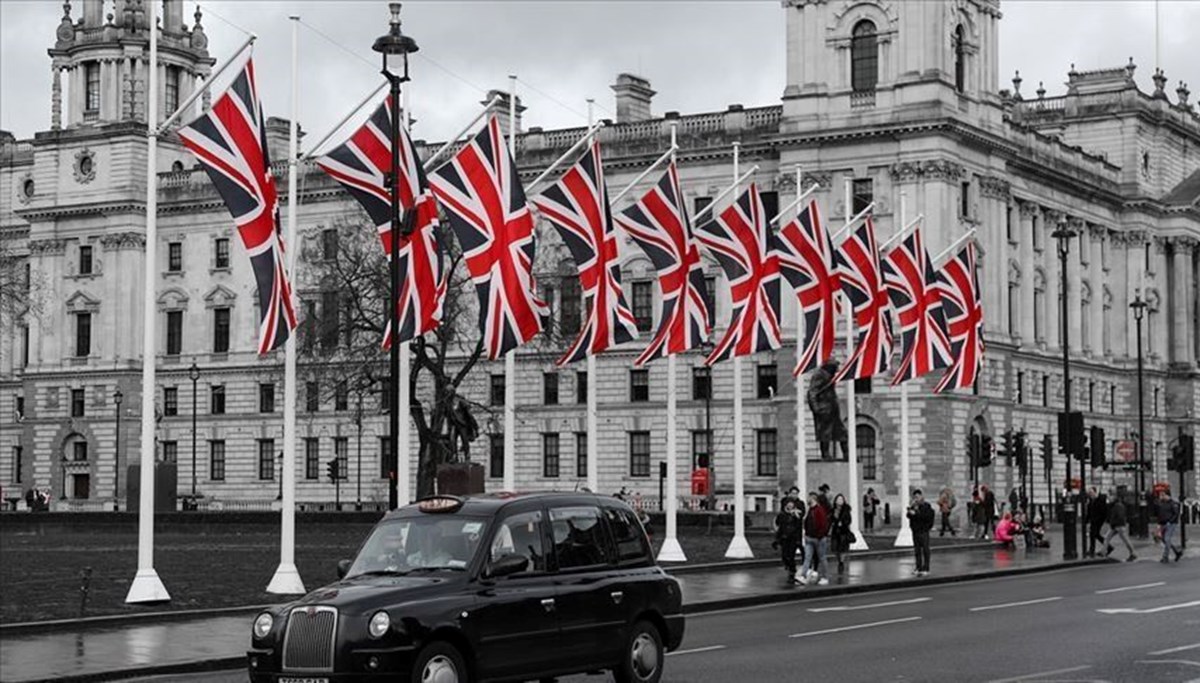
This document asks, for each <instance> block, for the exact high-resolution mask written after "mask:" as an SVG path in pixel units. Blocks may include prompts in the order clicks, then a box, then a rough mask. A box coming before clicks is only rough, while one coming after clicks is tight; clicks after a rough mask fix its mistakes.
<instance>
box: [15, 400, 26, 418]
mask: <svg viewBox="0 0 1200 683" xmlns="http://www.w3.org/2000/svg"><path fill="white" fill-rule="evenodd" d="M16 402H17V421H18V422H20V421H21V420H23V419H25V397H24V396H18V397H17V398H16Z"/></svg>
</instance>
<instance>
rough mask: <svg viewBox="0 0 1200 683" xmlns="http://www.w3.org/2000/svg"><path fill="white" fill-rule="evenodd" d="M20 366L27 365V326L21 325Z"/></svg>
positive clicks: (24, 366)
mask: <svg viewBox="0 0 1200 683" xmlns="http://www.w3.org/2000/svg"><path fill="white" fill-rule="evenodd" d="M21 367H23V368H27V367H29V326H28V325H21Z"/></svg>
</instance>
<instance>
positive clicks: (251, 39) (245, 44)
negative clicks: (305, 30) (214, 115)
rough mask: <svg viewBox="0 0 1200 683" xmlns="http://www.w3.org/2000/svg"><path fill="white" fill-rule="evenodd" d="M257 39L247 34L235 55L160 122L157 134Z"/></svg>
mask: <svg viewBox="0 0 1200 683" xmlns="http://www.w3.org/2000/svg"><path fill="white" fill-rule="evenodd" d="M256 40H258V36H257V35H255V34H253V33H251V34H250V35H249V36H247V37H246V40H245V42H243V43H242V44H241V46H239V47H238V49H237V50H234V52H233V56H232V57H230V58H229V60H228V61H226V62H225V63H224V64H222V65H221V66H220V67H219V68H218V69H217V70H216V71H215V72H213V74H212V75H211V76H209V77H208V78H206V79H205V80H204V84H203V85H201V86H200V87H199V88H196V89H195V90H194V91H193V92H192V94H191V95H188V98H187V99H186V100H184V101H183V104H181V105H179V107H178V108H176V109H175V111H173V112H171V115H170V116H168V117H167V118H165V119H163V122H162V123H160V124H158V127H157V128H156V129H155V132H156V134H157V133H161V132H162V131H164V130H166V129H167V126H169V125H171V124H172V123H174V122H175V119H177V118H179V117H180V116H182V115H183V112H185V111H187V110H188V107H190V106H192V103H194V102H195V101H196V100H198V99H200V96H201V95H203V94H204V93H205V91H207V90H209V89H210V88H212V84H213V83H215V82H216V81H217V79H218V78H220V77H221V74H223V73H225V70H226V69H228V68H229V67H231V66H233V65H234V64H236V63H237V62H238V58H239V57H241V56H242V53H243V52H245V51H246V48H248V47H250V46H251V45H253V44H254V41H256ZM156 106H157V105H156Z"/></svg>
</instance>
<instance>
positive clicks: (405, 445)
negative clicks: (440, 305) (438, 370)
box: [392, 84, 420, 506]
mask: <svg viewBox="0 0 1200 683" xmlns="http://www.w3.org/2000/svg"><path fill="white" fill-rule="evenodd" d="M411 89H412V85H411V84H410V85H409V86H408V87H407V88H404V89H403V90H402V91H401V92H400V98H401V101H402V102H403V104H404V106H403V107H400V106H399V105H398V104H397V103H392V106H393V107H396V111H394V112H392V115H393V116H402V117H403V118H401V119H400V127H401V128H403V129H404V132H405V134H408V133H409V130H408V125H409V118H408V106H409V102H408V93H409V91H410V90H411ZM396 143H399V141H396ZM416 199H417V198H416V197H414V198H413V207H412V208H411V209H409V210H410V211H416V210H417V206H416ZM417 327H418V328H419V327H420V325H419V323H418V324H417ZM399 338H400V330H399V328H393V329H392V339H393V340H396V339H399ZM393 343H395V342H394V341H393ZM410 343H411V341H410V340H407V339H406V340H404V341H403V342H400V365H399V367H398V370H399V373H398V376H399V378H400V379H399V380H397V382H396V384H397V385H399V386H398V387H396V388H395V389H393V391H395V392H396V393H395V399H396V410H397V412H398V413H399V416H400V417H399V420H400V421H399V422H397V423H396V504H397V505H398V506H404V505H408V504H409V503H410V502H412V499H413V497H412V485H411V483H410V480H411V478H412V473H411V467H410V463H409V459H410V458H411V457H412V456H411V453H412V443H411V441H412V424H411V422H410V420H411V419H412V405H411V404H412V386H411V383H412V358H411V357H410V356H409V354H408V347H409V344H410Z"/></svg>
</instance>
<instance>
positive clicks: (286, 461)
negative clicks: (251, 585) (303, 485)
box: [267, 16, 305, 595]
mask: <svg viewBox="0 0 1200 683" xmlns="http://www.w3.org/2000/svg"><path fill="white" fill-rule="evenodd" d="M288 19H289V20H291V22H292V113H291V119H292V120H291V124H290V126H289V131H288V198H287V208H288V210H287V234H286V235H285V237H284V239H285V247H284V248H285V249H286V251H285V252H284V253H286V254H287V270H288V273H289V274H290V275H291V276H292V277H295V272H296V251H297V249H296V208H297V203H296V174H297V173H298V172H299V163H298V157H299V147H300V143H299V139H298V138H299V136H298V135H297V133H298V130H297V129H298V128H299V124H298V123H297V121H298V120H299V115H300V112H299V109H300V104H299V103H300V70H299V61H300V57H299V55H300V50H299V42H300V37H299V36H300V17H298V16H289V17H288ZM283 354H284V356H283V357H284V360H283V368H284V370H283V465H282V467H283V472H282V473H281V476H282V477H283V479H282V484H283V486H282V494H283V495H282V501H281V504H282V517H283V518H282V520H281V523H280V527H281V530H280V541H279V567H278V568H276V569H275V576H273V577H271V583H269V584H267V592H268V593H279V594H285V595H299V594H303V593H304V592H305V591H304V582H303V581H302V580H301V579H300V571H299V570H298V569H296V332H295V331H292V332H291V333H290V334H288V338H287V341H286V342H284V345H283Z"/></svg>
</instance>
